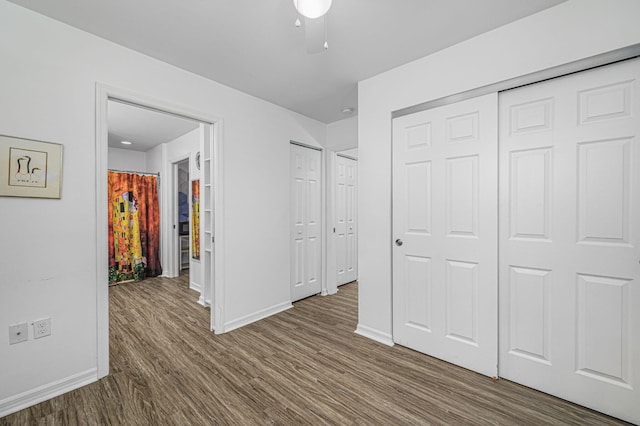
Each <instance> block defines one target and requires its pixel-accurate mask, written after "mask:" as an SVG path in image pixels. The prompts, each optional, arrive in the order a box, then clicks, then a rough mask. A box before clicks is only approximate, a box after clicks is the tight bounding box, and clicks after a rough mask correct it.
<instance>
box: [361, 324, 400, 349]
mask: <svg viewBox="0 0 640 426" xmlns="http://www.w3.org/2000/svg"><path fill="white" fill-rule="evenodd" d="M354 333H356V334H359V335H360V336H363V337H366V338H368V339H371V340H375V341H376V342H378V343H382V344H383V345H387V346H393V345H394V343H393V336H392V335H391V334H389V333H383V332H381V331H378V330H376V329H374V328H371V327H367V326H366V325H362V324H358V327H357V328H356V331H355V332H354Z"/></svg>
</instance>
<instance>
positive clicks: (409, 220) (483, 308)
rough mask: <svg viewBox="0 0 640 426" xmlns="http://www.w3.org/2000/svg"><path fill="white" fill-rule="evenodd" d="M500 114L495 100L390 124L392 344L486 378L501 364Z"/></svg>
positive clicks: (470, 102)
mask: <svg viewBox="0 0 640 426" xmlns="http://www.w3.org/2000/svg"><path fill="white" fill-rule="evenodd" d="M497 112H498V105H497V94H491V95H486V96H482V97H478V98H474V99H470V100H467V101H463V102H459V103H456V104H452V105H447V106H443V107H439V108H435V109H431V110H427V111H423V112H419V113H415V114H411V115H407V116H404V117H400V118H396V119H394V120H393V238H394V240H395V243H394V247H393V340H394V341H395V342H396V343H399V344H401V345H403V346H408V347H410V348H412V349H415V350H418V351H420V352H423V353H426V354H429V355H432V356H435V357H437V358H441V359H443V360H445V361H449V362H452V363H454V364H457V365H461V366H463V367H466V368H468V369H471V370H474V371H477V372H479V373H482V374H486V375H489V376H495V375H496V374H497V360H498V354H497V347H498V342H497V337H498V330H497V327H498V318H497V314H498V306H497V299H498V294H497V291H498V283H497V256H498V248H497V240H498V224H497V208H498V200H497V195H498V194H497V193H498V177H497V170H498V169H497V159H498V148H497V132H498V129H497ZM390 243H391V242H390Z"/></svg>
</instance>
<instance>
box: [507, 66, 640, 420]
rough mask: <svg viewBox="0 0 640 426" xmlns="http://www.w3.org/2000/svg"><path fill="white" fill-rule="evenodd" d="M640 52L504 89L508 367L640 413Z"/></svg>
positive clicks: (585, 399) (538, 384) (576, 395)
mask: <svg viewBox="0 0 640 426" xmlns="http://www.w3.org/2000/svg"><path fill="white" fill-rule="evenodd" d="M639 79H640V62H639V61H638V60H635V61H631V62H625V63H621V64H617V65H612V66H608V67H604V68H599V69H595V70H592V71H588V72H583V73H579V74H574V75H571V76H567V77H563V78H559V79H555V80H551V81H548V82H544V83H540V84H536V85H532V86H527V87H524V88H520V89H516V90H512V91H508V92H504V93H503V94H501V96H500V164H501V165H500V198H501V205H500V218H501V220H500V376H502V377H504V378H507V379H510V380H513V381H516V382H519V383H522V384H524V385H526V386H530V387H533V388H535V389H539V390H542V391H544V392H547V393H550V394H553V395H556V396H559V397H561V398H564V399H567V400H570V401H573V402H576V403H578V404H581V405H585V406H587V407H590V408H593V409H595V410H598V411H602V412H604V413H607V414H610V415H613V416H615V417H619V418H622V419H625V420H628V421H631V422H634V423H640V391H639V390H638V389H639V388H640V265H639V264H638V262H639V261H640V141H639V140H638V137H639V136H640V118H639V117H638V113H639V112H640V102H639V93H640V85H639V83H638V80H639Z"/></svg>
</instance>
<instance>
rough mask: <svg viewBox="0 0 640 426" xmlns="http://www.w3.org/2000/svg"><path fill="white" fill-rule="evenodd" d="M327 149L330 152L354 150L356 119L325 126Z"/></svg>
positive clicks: (355, 143)
mask: <svg viewBox="0 0 640 426" xmlns="http://www.w3.org/2000/svg"><path fill="white" fill-rule="evenodd" d="M326 146H327V148H329V149H331V150H332V151H342V150H344V149H351V148H356V147H357V146H358V117H357V116H355V117H349V118H345V119H344V120H340V121H335V122H333V123H330V124H327V145H326Z"/></svg>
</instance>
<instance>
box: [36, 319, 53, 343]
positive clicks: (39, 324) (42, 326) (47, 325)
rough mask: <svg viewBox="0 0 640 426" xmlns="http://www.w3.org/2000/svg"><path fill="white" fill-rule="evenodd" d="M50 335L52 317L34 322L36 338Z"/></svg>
mask: <svg viewBox="0 0 640 426" xmlns="http://www.w3.org/2000/svg"><path fill="white" fill-rule="evenodd" d="M49 335H51V318H43V319H40V320H35V321H34V322H33V338H34V339H39V338H41V337H45V336H49Z"/></svg>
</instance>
